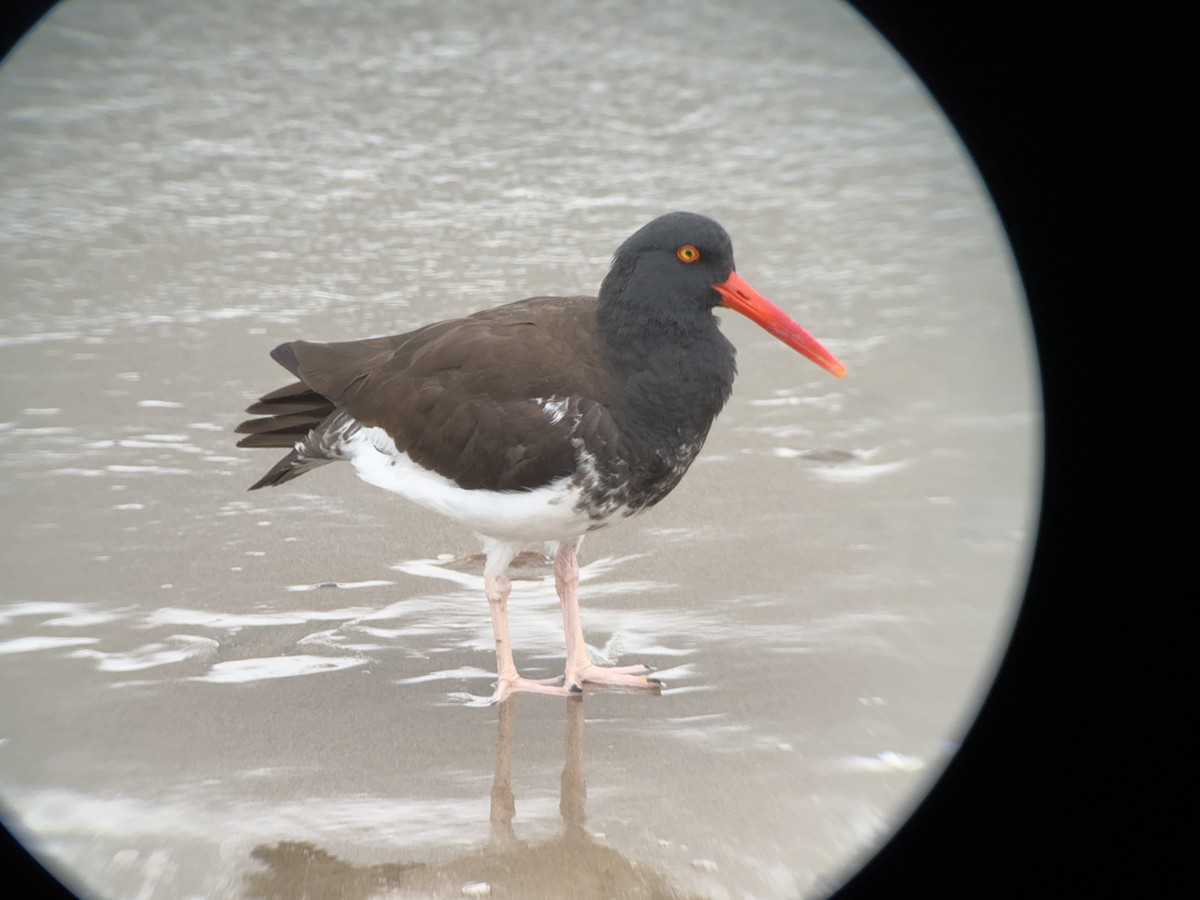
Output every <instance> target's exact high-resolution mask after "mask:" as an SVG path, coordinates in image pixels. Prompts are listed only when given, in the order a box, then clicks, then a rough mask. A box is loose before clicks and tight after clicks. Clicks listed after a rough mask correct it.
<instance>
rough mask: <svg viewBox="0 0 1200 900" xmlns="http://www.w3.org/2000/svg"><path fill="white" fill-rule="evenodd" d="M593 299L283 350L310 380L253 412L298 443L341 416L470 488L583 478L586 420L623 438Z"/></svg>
mask: <svg viewBox="0 0 1200 900" xmlns="http://www.w3.org/2000/svg"><path fill="white" fill-rule="evenodd" d="M595 303H596V302H595V300H594V299H593V298H587V297H573V298H554V299H548V298H534V299H532V300H525V301H520V302H517V303H511V304H508V305H507V306H502V307H497V308H495V309H492V310H487V311H484V312H482V313H476V314H475V315H472V316H468V317H465V318H461V319H453V320H449V321H445V322H439V323H437V324H434V325H429V326H427V327H425V328H421V329H419V330H417V331H413V332H410V333H409V334H405V335H396V336H393V337H382V338H369V339H367V340H360V341H343V342H335V343H313V342H309V341H294V342H291V343H288V344H282V345H280V346H279V347H277V348H276V349H275V350H274V351H273V352H272V354H271V355H272V357H273V358H274V359H275V360H276V361H277V362H279V363H280V364H281V365H282V366H284V367H285V368H286V369H288V370H289V371H290V372H292V374H294V375H295V376H296V377H297V378H299V379H300V381H301V384H300V385H292V386H289V387H287V388H282V389H280V390H279V391H274V392H272V394H268V395H267V396H266V397H264V398H263V399H262V400H261V401H260V402H259V403H258V404H256V405H255V406H252V407H251V408H250V411H253V412H268V411H270V412H272V413H275V414H276V415H280V414H282V415H283V416H285V417H286V416H290V417H291V418H283V419H281V422H282V423H283V424H285V425H289V426H290V428H291V429H292V431H291V432H289V434H290V435H291V436H292V440H295V439H296V438H295V436H294V435H295V432H296V431H297V430H300V429H302V428H304V427H305V425H306V424H307V423H312V424H316V423H315V422H313V419H314V418H315V417H316V416H317V415H320V414H321V413H322V412H324V413H325V414H329V413H331V412H332V411H334V409H337V410H343V411H345V412H346V413H348V414H349V415H351V416H353V417H354V418H355V419H356V420H358V421H359V422H360V423H362V424H363V425H365V426H378V427H380V428H382V429H384V430H385V431H386V432H387V433H388V434H389V435H390V436H391V437H392V439H393V440H394V441H395V444H396V448H397V449H398V450H400V451H402V452H405V453H407V454H408V455H409V457H410V458H412V459H413V460H414V461H415V462H416V463H418V464H419V465H422V466H425V467H426V468H429V469H432V470H433V471H435V472H437V473H438V474H440V475H442V476H444V477H446V478H449V479H451V480H453V481H455V482H456V483H458V484H459V485H460V486H462V487H464V488H484V489H488V490H525V489H531V488H535V487H538V486H541V485H543V484H547V483H549V482H550V481H553V480H554V479H556V478H561V477H563V476H564V475H569V474H571V473H573V472H574V471H575V469H576V466H577V459H576V448H575V447H574V446H573V444H572V442H571V439H570V438H571V433H572V429H578V428H579V427H580V425H581V423H582V425H583V427H584V428H586V430H587V431H588V432H589V433H597V432H599V433H604V432H606V431H612V432H613V436H614V440H615V426H614V425H613V423H612V421H611V415H610V413H609V411H608V398H609V397H610V396H611V395H612V391H613V388H614V386H613V385H612V384H610V383H609V381H608V377H609V376H606V374H605V372H606V369H605V367H604V365H603V364H602V363H603V361H602V358H601V354H602V349H601V347H600V346H599V343H598V342H597V341H596V338H595V335H596V333H597V329H596V327H595V310H596V306H595ZM321 401H324V404H322V402H321ZM305 417H307V418H305ZM322 418H323V416H322ZM247 426H248V427H247ZM243 427H244V428H245V430H246V431H250V430H252V428H253V427H254V426H253V423H246V426H243ZM576 433H578V432H576Z"/></svg>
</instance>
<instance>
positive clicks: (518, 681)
mask: <svg viewBox="0 0 1200 900" xmlns="http://www.w3.org/2000/svg"><path fill="white" fill-rule="evenodd" d="M519 693H530V694H553V695H554V696H556V697H565V696H567V695H568V694H570V693H573V692H572V691H569V690H567V688H566V687H565V686H564V685H563V677H562V676H561V675H560V676H558V677H557V678H523V677H522V676H520V675H502V676H500V677H499V678H497V679H496V692H495V693H494V694H492V703H503V702H504V701H505V700H507V699H508V698H509V697H511V696H513V695H514V694H519ZM574 693H578V692H577V691H575V692H574Z"/></svg>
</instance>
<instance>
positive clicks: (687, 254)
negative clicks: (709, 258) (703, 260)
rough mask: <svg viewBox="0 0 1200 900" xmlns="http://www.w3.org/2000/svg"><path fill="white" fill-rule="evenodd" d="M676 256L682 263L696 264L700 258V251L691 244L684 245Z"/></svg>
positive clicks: (676, 252) (677, 251)
mask: <svg viewBox="0 0 1200 900" xmlns="http://www.w3.org/2000/svg"><path fill="white" fill-rule="evenodd" d="M675 255H676V256H678V257H679V259H680V261H681V262H685V263H694V262H695V261H696V260H698V259H699V258H700V251H699V250H697V249H696V248H695V247H693V246H692V245H691V244H684V245H683V246H682V247H680V248H679V249H678V250H676V251H675Z"/></svg>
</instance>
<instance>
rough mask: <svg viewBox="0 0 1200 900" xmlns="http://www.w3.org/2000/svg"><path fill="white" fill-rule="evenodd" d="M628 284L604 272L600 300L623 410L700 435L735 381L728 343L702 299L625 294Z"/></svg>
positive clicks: (664, 428) (659, 428)
mask: <svg viewBox="0 0 1200 900" xmlns="http://www.w3.org/2000/svg"><path fill="white" fill-rule="evenodd" d="M633 287H635V286H634V285H633V284H632V283H631V282H629V281H626V282H624V283H623V284H622V283H620V282H618V283H617V284H611V283H610V281H609V279H606V280H605V284H604V286H603V288H607V289H608V290H607V291H606V290H604V289H603V288H602V290H601V294H600V301H599V304H598V306H597V318H598V324H599V327H600V331H601V334H602V335H603V337H604V343H605V345H606V346H607V348H608V353H609V357H610V364H611V366H612V368H613V370H614V371H616V372H618V373H619V376H618V377H619V378H620V380H621V381H622V382H623V383H624V385H625V388H626V396H627V398H628V399H629V403H628V406H627V408H626V409H625V410H623V411H622V413H621V414H620V415H621V417H622V418H629V419H636V420H638V421H639V423H640V424H641V425H642V426H643V427H644V428H648V429H650V430H652V431H655V432H668V433H671V434H673V435H678V436H680V437H684V436H686V435H698V436H700V438H701V439H702V438H703V435H704V434H706V433H707V432H708V428H709V426H710V425H711V424H712V420H713V419H714V418H715V417H716V415H717V413H718V412H720V411H721V408H722V407H723V406H724V405H725V401H726V400H728V399H729V394H730V392H731V390H732V387H733V378H734V375H735V374H736V372H737V365H736V363H735V360H734V355H735V351H734V348H733V345H732V344H731V343H730V342H729V340H728V338H726V337H725V335H723V334H722V333H721V330H720V327H719V322H718V319H717V317H716V316H715V315H713V314H712V312H711V311H710V310H708V309H705V308H704V307H703V306H702V305H701V304H697V303H696V302H695V301H694V300H689V299H688V298H660V299H659V302H646V300H647V298H646V297H645V296H644V295H638V294H629V293H627V292H628V291H629V290H630V289H631V288H633ZM621 288H624V290H622V289H621ZM632 297H638V298H639V299H640V302H631V298H632Z"/></svg>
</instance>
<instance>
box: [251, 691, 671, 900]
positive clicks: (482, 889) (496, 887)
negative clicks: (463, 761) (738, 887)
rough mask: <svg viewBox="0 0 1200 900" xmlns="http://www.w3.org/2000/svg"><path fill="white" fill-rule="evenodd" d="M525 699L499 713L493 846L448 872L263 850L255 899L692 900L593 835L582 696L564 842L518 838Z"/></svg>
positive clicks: (571, 746) (567, 781)
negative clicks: (519, 743)
mask: <svg viewBox="0 0 1200 900" xmlns="http://www.w3.org/2000/svg"><path fill="white" fill-rule="evenodd" d="M518 699H519V698H518V697H515V696H514V697H511V698H509V699H508V700H506V701H505V702H503V703H501V704H499V707H498V708H499V720H498V723H497V732H496V766H495V774H494V776H493V779H492V791H491V813H490V821H491V841H490V842H489V844H488V846H486V847H484V848H483V849H481V850H477V851H475V852H472V853H470V854H468V855H466V856H463V857H460V858H458V859H454V860H451V861H449V862H446V863H442V864H430V863H405V862H391V863H381V864H377V865H365V866H364V865H355V864H353V863H350V862H347V861H345V860H343V859H340V858H338V857H337V856H334V855H333V854H331V853H329V852H327V851H325V850H322V849H321V848H319V847H317V846H315V845H313V844H311V843H308V842H294V841H285V842H280V843H277V844H270V845H267V844H263V845H259V846H258V847H256V848H255V849H254V850H253V851H252V853H251V856H252V858H253V859H254V860H255V861H256V862H258V863H259V864H260V865H261V866H264V867H265V868H262V869H260V871H256V872H253V873H251V874H248V875H247V876H246V896H247V897H253V898H259V900H285V898H286V900H294V898H298V897H304V898H309V900H324V898H330V900H332V898H363V900H366V898H368V897H378V896H380V895H386V894H389V893H396V892H399V893H400V895H401V896H407V895H410V894H419V895H421V896H434V897H443V896H444V897H463V896H491V897H528V898H538V897H547V898H550V897H553V898H563V897H578V898H590V897H596V898H607V897H613V896H621V897H639V898H641V897H644V898H659V897H661V898H667V897H672V898H677V897H684V896H687V895H686V894H684V893H683V892H682V891H680V890H679V889H678V888H676V887H675V886H674V885H673V884H672V883H671V882H670V880H669V879H667V878H666V876H664V875H663V874H661V873H659V872H656V871H654V870H652V869H650V868H648V867H647V866H645V865H641V864H637V863H634V862H631V861H630V860H628V859H626V858H625V857H624V856H622V855H621V854H620V853H618V852H617V851H616V850H613V849H612V848H611V847H606V846H604V845H603V844H601V843H599V842H598V841H597V840H596V839H595V838H594V837H592V835H590V834H589V833H588V831H587V829H586V827H585V821H586V811H585V807H586V801H587V786H586V782H585V779H584V771H583V725H584V708H583V703H584V701H583V698H582V697H567V698H565V700H564V702H565V704H566V746H565V764H564V766H563V770H562V779H561V787H560V794H559V807H558V808H559V813H560V815H561V816H562V823H563V824H562V830H561V832H560V834H559V835H558V836H557V837H554V838H551V839H549V840H546V841H542V842H539V843H529V842H527V841H523V840H521V839H520V838H519V837H518V836H517V834H516V831H515V830H514V828H513V818H514V817H515V815H516V809H517V802H516V797H515V795H514V794H513V789H512V763H513V739H514V736H515V734H516V704H517V702H518Z"/></svg>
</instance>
